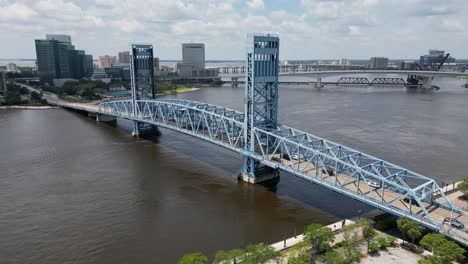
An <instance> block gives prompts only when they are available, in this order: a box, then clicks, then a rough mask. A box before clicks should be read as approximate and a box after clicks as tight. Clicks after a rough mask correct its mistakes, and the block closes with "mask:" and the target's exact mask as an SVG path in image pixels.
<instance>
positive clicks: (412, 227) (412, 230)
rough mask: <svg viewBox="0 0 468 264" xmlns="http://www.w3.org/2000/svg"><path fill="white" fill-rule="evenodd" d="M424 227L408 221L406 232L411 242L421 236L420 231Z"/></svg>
mask: <svg viewBox="0 0 468 264" xmlns="http://www.w3.org/2000/svg"><path fill="white" fill-rule="evenodd" d="M423 230H424V228H423V227H422V226H420V225H419V224H418V223H416V222H413V221H410V222H409V223H408V224H407V231H406V233H407V234H408V236H409V237H410V238H411V243H412V244H413V245H414V240H415V239H418V238H420V237H421V236H422V231H423Z"/></svg>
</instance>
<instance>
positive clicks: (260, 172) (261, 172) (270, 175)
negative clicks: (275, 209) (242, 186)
mask: <svg viewBox="0 0 468 264" xmlns="http://www.w3.org/2000/svg"><path fill="white" fill-rule="evenodd" d="M279 177H280V175H279V170H277V169H273V168H270V167H267V166H264V167H260V168H257V169H255V175H249V174H248V173H243V172H241V173H240V174H239V178H238V179H239V180H240V181H243V182H247V183H251V184H257V183H261V182H265V181H270V180H276V181H279Z"/></svg>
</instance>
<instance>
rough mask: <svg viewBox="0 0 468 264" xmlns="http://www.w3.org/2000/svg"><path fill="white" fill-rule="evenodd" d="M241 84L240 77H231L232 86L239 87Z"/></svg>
mask: <svg viewBox="0 0 468 264" xmlns="http://www.w3.org/2000/svg"><path fill="white" fill-rule="evenodd" d="M238 85H239V82H238V78H237V77H231V86H232V87H237V86H238Z"/></svg>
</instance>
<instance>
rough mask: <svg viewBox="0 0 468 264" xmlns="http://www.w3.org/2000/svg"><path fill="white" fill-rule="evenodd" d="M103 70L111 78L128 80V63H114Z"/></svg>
mask: <svg viewBox="0 0 468 264" xmlns="http://www.w3.org/2000/svg"><path fill="white" fill-rule="evenodd" d="M104 71H105V72H106V74H107V75H108V76H109V77H110V78H111V79H119V80H130V64H129V63H114V64H112V67H110V68H105V69H104Z"/></svg>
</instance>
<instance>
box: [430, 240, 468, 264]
mask: <svg viewBox="0 0 468 264" xmlns="http://www.w3.org/2000/svg"><path fill="white" fill-rule="evenodd" d="M434 253H435V254H436V255H438V256H440V257H441V258H442V260H443V261H444V262H451V261H452V260H456V259H458V260H461V259H463V254H465V250H464V249H463V248H461V247H460V246H459V245H457V244H456V243H455V242H453V241H449V240H446V242H445V243H443V244H442V245H440V246H438V247H437V248H435V249H434Z"/></svg>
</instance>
